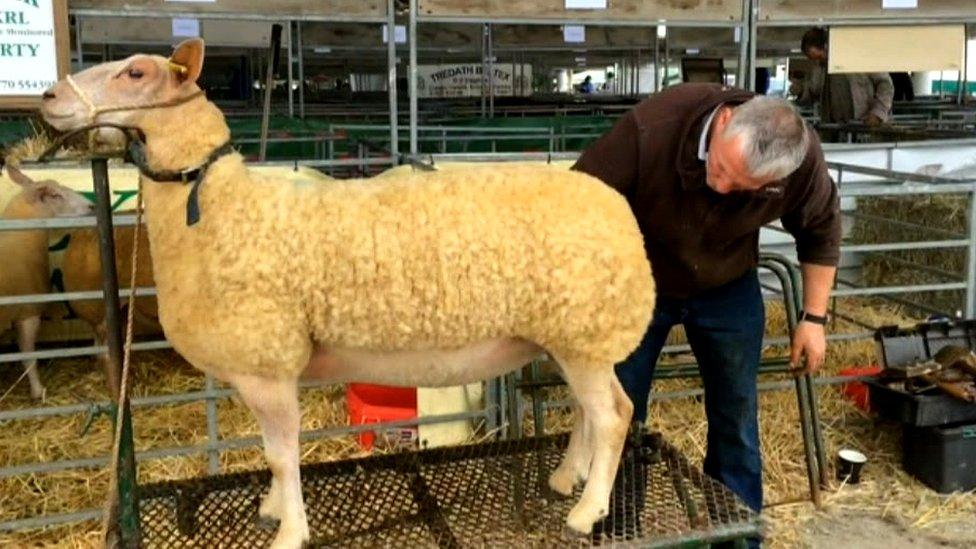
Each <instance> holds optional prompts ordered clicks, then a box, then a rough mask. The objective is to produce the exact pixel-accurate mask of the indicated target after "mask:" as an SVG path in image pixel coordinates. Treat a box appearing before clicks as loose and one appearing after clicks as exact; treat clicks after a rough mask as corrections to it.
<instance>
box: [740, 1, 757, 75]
mask: <svg viewBox="0 0 976 549" xmlns="http://www.w3.org/2000/svg"><path fill="white" fill-rule="evenodd" d="M758 18H759V2H758V0H749V66H748V70H749V72H748V73H747V74H746V76H747V77H748V78H747V79H748V81H749V88H748V89H749V90H750V91H755V90H756V40H757V39H756V34H757V29H756V27H757V25H756V21H757V20H758ZM743 40H745V37H743Z"/></svg>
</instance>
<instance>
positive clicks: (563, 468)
mask: <svg viewBox="0 0 976 549" xmlns="http://www.w3.org/2000/svg"><path fill="white" fill-rule="evenodd" d="M589 436H590V433H589V429H588V428H587V422H586V418H585V416H584V413H583V408H582V407H581V406H580V405H579V403H576V402H574V403H573V430H572V432H570V434H569V444H568V445H567V446H566V455H565V456H564V457H563V460H562V461H561V462H560V463H559V467H557V468H556V470H555V471H553V472H552V474H551V475H550V476H549V488H551V489H552V490H553V491H554V492H556V493H558V494H561V495H563V496H570V495H572V493H573V489H574V488H575V487H576V484H577V483H579V482H582V481H585V480H586V479H587V477H588V476H589V470H590V461H591V460H592V459H593V454H592V452H591V450H592V448H591V445H590V443H589V441H588V438H589Z"/></svg>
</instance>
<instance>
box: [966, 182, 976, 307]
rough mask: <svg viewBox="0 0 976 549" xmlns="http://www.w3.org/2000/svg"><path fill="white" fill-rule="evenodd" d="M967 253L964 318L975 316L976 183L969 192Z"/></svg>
mask: <svg viewBox="0 0 976 549" xmlns="http://www.w3.org/2000/svg"><path fill="white" fill-rule="evenodd" d="M968 229H969V230H968V235H969V250H968V252H969V255H968V256H967V257H966V318H973V317H974V316H976V184H973V187H972V190H971V191H970V193H969V227H968Z"/></svg>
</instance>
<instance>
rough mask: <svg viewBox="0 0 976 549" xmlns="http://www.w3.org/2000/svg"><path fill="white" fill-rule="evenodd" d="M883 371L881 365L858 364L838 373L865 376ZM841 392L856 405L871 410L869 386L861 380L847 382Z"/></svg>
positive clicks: (849, 375) (842, 386)
mask: <svg viewBox="0 0 976 549" xmlns="http://www.w3.org/2000/svg"><path fill="white" fill-rule="evenodd" d="M880 372H881V366H873V365H872V366H856V367H853V368H846V369H844V370H841V371H840V372H838V374H840V375H842V376H844V377H863V376H873V375H877V374H879V373H880ZM840 393H841V394H842V395H844V397H846V398H847V399H848V400H850V401H851V402H853V403H854V405H855V406H857V407H858V408H860V409H862V410H864V411H865V412H870V411H871V403H870V400H869V399H868V388H867V386H866V385H865V384H864V383H862V382H860V381H852V382H850V383H845V384H843V385H841V387H840Z"/></svg>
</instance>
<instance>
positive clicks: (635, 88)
mask: <svg viewBox="0 0 976 549" xmlns="http://www.w3.org/2000/svg"><path fill="white" fill-rule="evenodd" d="M640 62H641V58H640V47H638V48H637V84H636V85H635V86H634V93H635V94H636V95H640V67H641V64H640Z"/></svg>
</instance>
